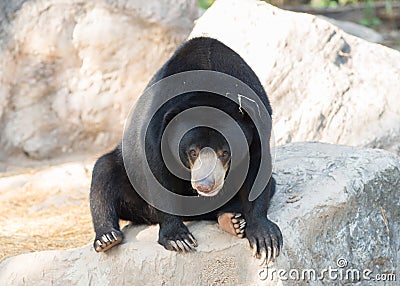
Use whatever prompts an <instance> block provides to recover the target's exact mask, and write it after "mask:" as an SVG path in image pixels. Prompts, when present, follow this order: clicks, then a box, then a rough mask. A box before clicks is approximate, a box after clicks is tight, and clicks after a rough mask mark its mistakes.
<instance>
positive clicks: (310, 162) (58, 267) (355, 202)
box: [0, 143, 400, 285]
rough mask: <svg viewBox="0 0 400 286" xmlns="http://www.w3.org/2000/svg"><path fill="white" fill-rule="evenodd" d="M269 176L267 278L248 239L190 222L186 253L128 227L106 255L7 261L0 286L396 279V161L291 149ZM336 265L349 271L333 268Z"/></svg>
mask: <svg viewBox="0 0 400 286" xmlns="http://www.w3.org/2000/svg"><path fill="white" fill-rule="evenodd" d="M274 172H275V173H276V175H275V176H276V180H277V182H278V187H277V192H276V194H275V197H274V198H273V200H272V204H271V209H270V217H271V219H272V220H274V221H275V222H277V223H278V225H279V226H280V227H281V229H282V233H283V236H284V248H283V253H282V254H281V256H280V257H279V258H278V260H277V262H276V263H275V264H274V265H270V268H269V269H268V270H267V269H263V268H261V267H260V266H258V261H257V260H256V259H255V258H253V257H251V254H250V253H251V252H250V250H249V246H248V242H247V241H246V240H245V239H243V240H240V239H237V238H235V237H232V236H230V235H229V234H227V233H225V232H223V231H222V230H220V229H219V227H218V226H217V225H216V224H215V223H213V222H195V223H189V228H190V229H191V230H192V232H193V234H194V235H195V237H196V238H197V239H198V241H199V247H198V251H197V252H196V253H193V254H187V255H185V254H179V253H174V252H169V251H166V250H164V249H163V248H162V247H161V246H160V245H158V244H157V242H156V240H157V232H158V227H157V226H152V227H144V226H139V227H129V228H127V229H125V233H126V237H127V238H126V240H125V242H124V243H123V244H122V245H120V246H118V247H115V248H114V249H112V250H110V251H109V252H108V253H102V254H99V253H95V252H94V250H93V249H92V247H91V246H90V245H88V246H86V247H83V248H78V249H71V250H65V251H44V252H37V253H31V254H23V255H19V256H16V257H12V258H9V259H7V260H5V261H4V262H3V263H2V264H0V284H1V285H50V284H51V285H89V284H90V285H111V284H115V285H282V281H278V280H277V271H278V270H279V269H284V270H285V271H290V269H295V270H298V271H299V272H300V273H301V271H303V269H314V270H315V271H316V272H317V273H320V271H323V269H325V268H326V269H327V268H328V267H331V268H333V269H339V270H340V269H344V270H347V269H357V270H360V271H363V270H364V269H370V270H371V271H372V274H370V277H371V278H372V277H374V275H376V274H382V273H387V274H389V273H395V272H397V275H399V273H400V272H399V265H400V256H399V254H398V251H399V247H400V239H399V233H400V222H399V220H398V218H399V216H400V193H399V192H398V190H399V189H400V158H399V157H397V156H395V155H393V154H391V153H389V152H386V151H382V150H374V149H361V148H355V147H346V146H339V145H330V144H322V143H294V144H288V145H285V146H282V147H278V148H277V150H276V162H275V169H274ZM341 258H343V259H346V260H347V262H348V266H346V267H344V268H339V267H338V266H337V264H336V263H337V261H338V260H339V259H341ZM341 261H342V262H343V260H341ZM272 275H274V279H275V280H274V281H270V277H271V276H272ZM361 275H362V273H361ZM283 277H285V276H283ZM286 277H288V276H287V275H286ZM306 277H307V276H306ZM326 279H327V277H326ZM283 282H284V285H299V283H300V282H299V281H292V280H290V279H289V280H288V281H283ZM309 282H310V284H309V285H321V283H322V282H321V281H312V280H311V281H309ZM301 283H303V281H301ZM304 283H305V282H304ZM324 283H325V284H326V285H331V284H333V283H339V282H338V280H335V281H334V280H325V281H324ZM341 283H344V281H341ZM370 283H371V282H370V281H367V282H366V281H364V282H361V283H359V284H358V285H370ZM374 285H383V284H379V283H376V284H374ZM388 285H391V284H388ZM393 285H394V284H393Z"/></svg>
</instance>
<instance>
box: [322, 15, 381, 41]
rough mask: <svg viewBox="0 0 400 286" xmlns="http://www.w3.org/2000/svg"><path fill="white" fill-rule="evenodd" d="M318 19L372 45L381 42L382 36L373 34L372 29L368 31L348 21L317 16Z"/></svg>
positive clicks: (376, 33)
mask: <svg viewBox="0 0 400 286" xmlns="http://www.w3.org/2000/svg"><path fill="white" fill-rule="evenodd" d="M318 18H321V19H323V20H325V21H328V22H329V23H332V24H333V25H335V26H337V27H339V28H340V29H342V30H343V31H345V32H346V33H347V34H350V35H353V36H356V37H359V38H361V39H364V40H366V41H368V42H372V43H382V42H383V36H382V35H381V34H379V33H378V32H375V31H374V30H373V29H370V28H368V27H365V26H362V25H359V24H356V23H353V22H349V21H343V20H336V19H333V18H329V17H325V16H318Z"/></svg>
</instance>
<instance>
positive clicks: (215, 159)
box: [179, 127, 231, 196]
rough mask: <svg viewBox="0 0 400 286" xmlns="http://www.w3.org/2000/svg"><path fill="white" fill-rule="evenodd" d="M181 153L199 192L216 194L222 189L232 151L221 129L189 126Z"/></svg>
mask: <svg viewBox="0 0 400 286" xmlns="http://www.w3.org/2000/svg"><path fill="white" fill-rule="evenodd" d="M179 157H180V159H181V161H182V162H183V164H184V165H185V166H186V167H187V168H189V169H190V173H191V184H192V187H193V189H194V190H196V191H197V193H198V194H199V195H201V196H215V195H216V194H217V193H218V192H219V191H220V190H221V189H222V187H223V185H224V180H225V176H226V174H227V172H228V170H229V164H230V161H231V152H230V149H229V144H228V142H227V141H226V139H225V138H224V136H222V135H221V134H220V133H219V132H218V131H216V130H214V129H212V128H209V127H196V128H193V129H191V130H189V131H188V132H186V133H185V135H184V136H183V138H182V140H181V141H180V144H179Z"/></svg>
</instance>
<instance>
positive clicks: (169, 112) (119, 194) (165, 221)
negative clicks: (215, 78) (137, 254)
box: [90, 37, 282, 260]
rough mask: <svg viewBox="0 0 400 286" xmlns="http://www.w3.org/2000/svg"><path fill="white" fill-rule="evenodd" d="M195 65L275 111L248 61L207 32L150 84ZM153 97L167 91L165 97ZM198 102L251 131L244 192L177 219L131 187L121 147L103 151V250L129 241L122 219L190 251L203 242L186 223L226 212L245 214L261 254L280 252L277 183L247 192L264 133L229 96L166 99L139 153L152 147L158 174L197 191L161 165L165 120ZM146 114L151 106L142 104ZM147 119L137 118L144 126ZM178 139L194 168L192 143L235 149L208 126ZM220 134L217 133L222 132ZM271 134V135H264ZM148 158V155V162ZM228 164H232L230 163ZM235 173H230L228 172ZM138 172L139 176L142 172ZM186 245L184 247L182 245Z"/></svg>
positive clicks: (99, 187)
mask: <svg viewBox="0 0 400 286" xmlns="http://www.w3.org/2000/svg"><path fill="white" fill-rule="evenodd" d="M193 70H212V71H218V72H222V73H225V74H228V75H230V76H233V77H235V78H237V79H239V80H241V81H242V82H244V83H246V84H247V85H248V86H249V87H250V88H251V89H253V91H254V92H255V93H256V94H257V95H258V97H259V98H260V100H261V102H262V103H263V104H264V105H265V107H266V109H267V111H268V113H269V115H271V114H272V111H271V107H270V104H269V101H268V98H267V95H266V93H265V91H264V89H263V87H262V85H261V83H260V81H259V79H258V78H257V76H256V74H255V73H254V72H253V71H252V70H251V68H250V67H249V66H248V65H247V64H246V63H245V61H244V60H243V59H242V58H241V57H240V56H239V55H238V54H237V53H235V52H234V51H232V50H231V49H230V48H228V47H227V46H225V45H224V44H222V43H221V42H219V41H217V40H215V39H211V38H206V37H201V38H194V39H191V40H189V41H187V42H186V43H184V44H183V45H182V46H181V47H180V48H179V49H178V50H177V51H176V52H175V53H174V55H172V57H171V58H170V59H169V60H168V61H167V62H166V63H165V64H164V66H163V67H162V68H161V69H160V70H159V71H158V72H157V73H156V75H155V76H154V77H153V79H152V80H151V81H150V83H149V86H151V85H152V84H153V83H156V82H157V81H159V80H161V79H163V78H166V77H168V76H170V75H173V74H176V73H180V72H184V71H193ZM154 96H162V95H160V94H157V95H154ZM195 106H211V107H215V108H218V109H220V110H223V111H224V112H226V113H227V114H229V115H230V116H231V117H232V118H233V119H235V121H236V122H237V123H238V124H239V125H240V127H241V128H242V130H243V132H244V133H245V135H246V139H247V141H248V143H249V151H250V168H249V171H248V174H247V177H246V180H245V182H244V184H243V185H242V187H241V188H240V190H239V191H238V193H237V194H236V195H235V196H234V197H233V199H231V200H230V201H229V202H228V203H226V204H225V205H224V206H222V207H221V208H219V209H217V210H216V211H213V212H211V213H208V214H205V215H200V216H195V217H185V218H182V217H178V216H175V215H171V214H167V213H164V212H161V211H159V210H157V209H155V208H154V207H152V206H150V205H149V204H148V203H146V202H145V201H144V200H143V199H142V198H141V196H140V195H138V193H137V192H136V191H135V189H134V188H133V187H132V185H131V183H130V181H129V179H128V176H127V173H126V169H125V167H124V162H123V158H122V147H121V144H119V145H118V146H117V148H116V149H115V150H113V151H112V152H110V153H108V154H105V155H104V156H102V157H101V158H100V159H98V161H97V162H96V164H95V166H94V169H93V177H92V185H91V192H90V207H91V213H92V218H93V224H94V229H95V232H96V238H95V243H94V247H95V249H96V250H97V251H105V250H107V249H109V248H110V247H112V246H114V245H115V244H117V243H119V242H120V241H121V240H122V238H123V233H122V232H121V231H120V228H119V219H123V220H128V221H131V222H132V223H133V224H159V225H160V231H159V239H158V242H159V243H160V244H161V245H163V246H164V247H165V248H166V249H169V250H180V249H182V250H184V249H186V250H191V249H194V247H196V245H197V242H196V241H195V239H194V237H193V236H192V235H191V233H190V232H189V230H188V228H187V227H186V225H185V224H184V223H183V220H200V219H208V220H210V219H212V220H216V219H217V217H218V216H219V215H220V214H222V213H227V212H232V213H241V214H242V215H243V217H244V219H245V220H246V224H247V225H246V228H245V235H246V237H247V239H248V240H249V242H250V246H251V247H252V248H253V249H254V250H255V252H256V256H258V257H263V259H266V256H267V257H268V260H269V259H270V258H271V257H276V256H278V255H279V252H280V248H281V245H282V235H281V232H280V230H279V227H278V226H277V225H276V224H275V223H273V222H271V221H270V220H269V219H268V218H267V209H268V205H269V199H270V195H271V193H273V192H274V190H275V181H274V179H273V178H272V177H271V179H270V180H269V182H268V185H267V187H266V188H265V190H264V191H263V192H262V194H261V195H260V196H259V197H258V198H257V199H256V200H254V201H251V202H250V201H249V200H248V195H249V192H250V189H251V187H252V184H253V182H254V180H255V177H256V175H257V172H258V168H259V163H260V158H261V155H260V149H261V146H260V135H259V134H258V132H257V130H256V129H255V125H254V124H253V122H252V121H251V119H250V117H249V116H248V115H247V114H246V113H243V112H241V111H240V110H239V108H238V105H237V104H236V103H234V102H232V101H231V100H229V99H228V98H225V97H223V96H219V95H213V94H209V93H206V92H192V93H186V94H183V95H181V96H178V97H175V98H174V99H171V100H170V101H168V102H167V103H166V104H164V105H163V106H162V107H161V108H160V109H159V110H158V111H157V113H156V115H155V116H154V117H152V119H151V123H150V126H151V128H149V129H148V132H147V133H146V144H145V145H146V146H140V144H135V146H134V150H137V154H136V155H137V156H140V154H142V153H141V152H142V150H143V148H145V149H146V155H147V156H148V157H147V158H146V159H147V160H148V162H149V166H150V168H151V170H153V173H154V175H155V177H156V178H157V179H158V181H159V182H160V183H162V184H163V185H164V186H165V187H166V188H167V189H169V190H172V191H174V192H176V193H179V194H183V195H188V196H191V195H196V191H195V190H194V189H193V188H192V187H191V184H190V181H189V182H188V181H184V180H182V179H179V178H177V177H175V176H174V175H173V174H171V173H170V172H169V171H168V170H167V169H166V166H165V165H164V164H163V162H162V157H161V150H160V143H161V136H162V134H163V131H164V129H165V127H166V125H167V123H168V122H169V121H170V120H171V119H172V118H173V117H174V116H175V115H176V114H179V113H180V112H182V111H184V110H187V109H188V108H191V107H195ZM143 113H144V114H145V113H146V107H145V106H144V107H143ZM145 120H147V119H146V117H145V116H143V118H135V119H134V122H135V124H137V125H138V126H139V127H140V126H141V125H143V124H144V123H143V122H144V121H145ZM188 134H190V135H189V136H186V137H184V138H183V139H184V140H182V143H181V144H180V154H179V156H180V158H181V159H182V161H183V162H184V163H185V164H186V165H187V166H188V164H189V160H188V157H187V154H188V152H189V150H188V149H189V148H191V147H190V146H192V147H193V145H196V146H197V147H198V148H200V149H201V148H203V147H205V146H208V147H211V148H213V149H214V150H215V152H222V153H223V154H228V153H229V146H228V145H227V144H226V142H225V141H224V138H223V137H222V138H221V136H222V135H220V134H219V133H218V132H214V131H212V130H207V128H196V129H193V130H192V131H191V133H188ZM218 134H219V135H218ZM261 136H265V137H267V138H270V134H262V135H261ZM144 159H145V158H143V160H144ZM225 163H226V162H225ZM228 172H229V171H228ZM139 175H140V174H139ZM176 245H178V246H180V245H184V249H183V248H182V247H181V248H179V247H176Z"/></svg>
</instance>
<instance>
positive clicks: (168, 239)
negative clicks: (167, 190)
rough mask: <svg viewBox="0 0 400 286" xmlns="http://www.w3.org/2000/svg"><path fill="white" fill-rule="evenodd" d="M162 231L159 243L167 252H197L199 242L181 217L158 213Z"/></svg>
mask: <svg viewBox="0 0 400 286" xmlns="http://www.w3.org/2000/svg"><path fill="white" fill-rule="evenodd" d="M158 217H159V224H160V231H159V235H158V243H159V244H161V245H162V246H164V248H165V249H167V250H173V251H178V252H190V251H195V250H196V249H195V247H197V241H196V239H195V238H194V237H193V235H192V234H191V233H190V231H189V229H188V228H187V226H186V225H185V224H184V223H183V220H182V218H181V217H178V216H174V215H170V214H166V213H163V212H160V211H159V212H158Z"/></svg>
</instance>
